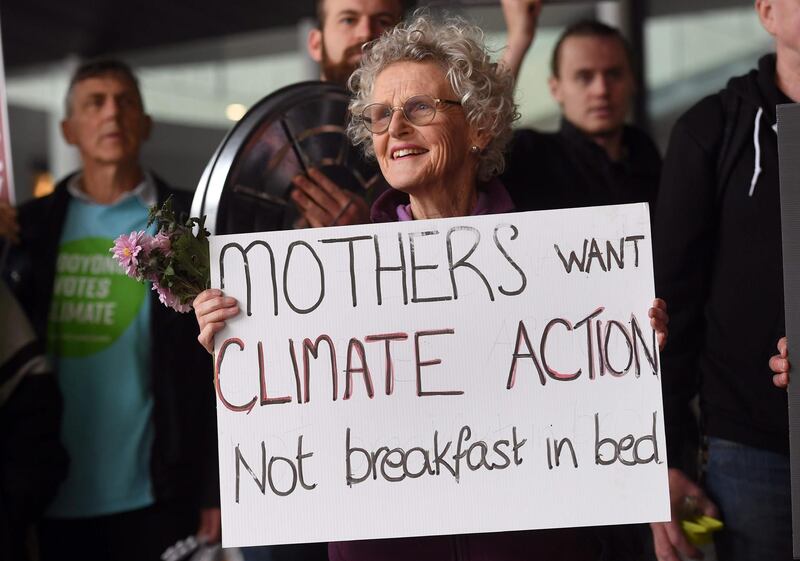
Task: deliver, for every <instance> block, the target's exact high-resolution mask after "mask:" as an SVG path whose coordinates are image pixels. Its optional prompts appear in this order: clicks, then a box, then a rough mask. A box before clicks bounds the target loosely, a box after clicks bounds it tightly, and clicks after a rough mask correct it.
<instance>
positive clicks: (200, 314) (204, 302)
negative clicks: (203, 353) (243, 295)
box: [192, 288, 239, 353]
mask: <svg viewBox="0 0 800 561" xmlns="http://www.w3.org/2000/svg"><path fill="white" fill-rule="evenodd" d="M192 306H193V307H194V314H195V316H196V317H197V323H198V324H199V325H200V335H198V336H197V340H198V341H200V344H201V345H203V348H205V350H207V351H208V352H209V353H213V352H214V335H215V334H216V333H217V332H218V331H220V330H221V329H222V328H223V327H225V321H226V320H228V319H230V318H232V317H233V316H235V315H236V314H238V313H239V303H238V302H237V301H236V298H232V297H230V296H225V295H224V294H223V292H222V291H221V290H219V289H216V288H210V289H208V290H204V291H203V292H201V293H200V294H198V295H197V298H195V299H194V302H193V303H192Z"/></svg>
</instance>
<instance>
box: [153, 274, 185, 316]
mask: <svg viewBox="0 0 800 561" xmlns="http://www.w3.org/2000/svg"><path fill="white" fill-rule="evenodd" d="M153 290H155V291H156V292H158V300H159V301H160V302H161V303H162V304H164V305H165V306H167V307H168V308H172V309H173V310H175V311H176V312H180V313H182V314H185V313H186V312H189V311H191V309H192V306H191V304H181V303H180V300H178V298H177V297H176V296H175V295H174V294H173V293H172V291H171V290H170V289H169V288H162V287H161V286H160V285H159V284H158V283H157V282H154V283H153Z"/></svg>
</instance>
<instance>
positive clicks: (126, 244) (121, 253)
mask: <svg viewBox="0 0 800 561" xmlns="http://www.w3.org/2000/svg"><path fill="white" fill-rule="evenodd" d="M149 237H150V236H147V234H145V233H144V231H139V232H131V233H130V234H128V235H127V236H126V235H125V234H123V235H121V236H120V237H118V238H117V239H116V240H114V247H112V248H111V249H110V250H109V251H110V252H111V253H113V254H114V259H116V260H117V263H119V264H120V266H121V267H122V268H123V269H125V274H126V275H128V276H129V277H134V278H138V276H139V275H138V273H137V271H136V267H137V266H138V265H139V259H140V258H146V257H147V250H146V249H145V245H146V244H147V242H148V240H147V238H149Z"/></svg>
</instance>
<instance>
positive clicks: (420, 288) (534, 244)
mask: <svg viewBox="0 0 800 561" xmlns="http://www.w3.org/2000/svg"><path fill="white" fill-rule="evenodd" d="M650 248H651V240H650V226H649V220H648V210H647V206H646V205H644V204H638V205H622V206H613V207H598V208H584V209H571V210H559V211H547V212H527V213H519V214H505V215H492V216H482V217H465V218H451V219H442V220H429V221H414V222H402V223H392V224H374V225H367V226H350V227H338V228H326V229H317V230H313V229H309V230H298V231H287V232H272V233H263V234H241V235H230V236H215V237H212V238H211V267H212V273H211V274H212V285H213V286H215V287H218V288H223V289H224V291H225V292H226V294H228V295H231V296H234V297H235V298H237V300H238V301H239V303H240V309H241V312H240V314H239V315H238V316H237V317H236V318H235V319H233V320H231V321H229V322H228V325H227V327H226V328H225V329H224V330H223V331H222V332H220V333H219V334H217V336H216V353H215V365H216V377H215V385H216V391H217V420H218V430H219V460H220V485H221V496H222V514H223V518H222V522H223V543H224V545H225V546H248V545H256V544H279V543H295V542H313V541H338V540H352V539H365V538H383V537H396V536H421V535H432V534H454V533H471V532H491V531H502V530H519V529H536V528H555V527H568V526H586V525H605V524H623V523H634V522H646V521H657V520H667V519H669V515H670V509H669V497H668V489H667V464H666V460H667V458H666V446H665V444H666V443H665V441H664V429H663V422H662V403H661V385H660V376H659V363H658V353H657V345H656V341H655V333H654V332H653V330H652V329H651V328H650V325H649V319H648V317H647V311H648V309H649V308H650V306H651V304H652V302H653V298H654V289H653V271H652V269H653V265H652V254H651V249H650Z"/></svg>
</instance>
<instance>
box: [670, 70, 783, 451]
mask: <svg viewBox="0 0 800 561" xmlns="http://www.w3.org/2000/svg"><path fill="white" fill-rule="evenodd" d="M788 101H789V100H788V98H787V97H786V96H785V95H784V94H783V93H781V92H780V91H779V90H778V88H777V86H776V85H775V56H774V55H768V56H765V57H764V58H762V59H761V60H760V62H759V69H758V70H753V71H751V72H750V73H749V74H747V75H745V76H741V77H737V78H733V79H731V80H730V82H728V85H727V87H726V88H725V89H724V90H722V91H721V92H719V93H718V94H715V95H712V96H709V97H707V98H705V99H703V100H702V101H700V102H699V103H698V104H697V105H695V106H694V107H692V108H691V109H690V110H689V111H688V112H686V114H684V115H683V116H682V117H681V118H680V119H679V120H678V122H677V123H676V125H675V127H674V129H673V131H672V137H671V138H670V143H669V150H668V151H667V156H666V160H665V164H664V173H663V175H662V181H661V187H660V192H659V198H658V203H657V205H656V219H655V229H654V256H655V266H656V289H657V292H658V294H659V296H661V297H662V298H664V299H665V300H666V301H667V303H668V305H669V314H670V334H669V342H668V343H667V346H666V349H665V351H664V353H663V355H662V360H663V364H662V369H663V388H664V407H665V421H666V429H667V445H668V455H669V457H670V463H671V464H672V465H680V464H681V459H682V457H683V456H684V453H685V451H684V450H683V449H682V448H683V445H684V444H686V443H691V442H692V441H693V440H694V439H695V438H696V434H697V428H696V423H695V422H694V419H693V418H692V415H691V413H690V411H689V408H688V403H689V400H690V399H691V397H692V396H693V395H694V394H696V393H697V392H698V391H699V393H700V405H701V411H702V422H703V431H704V432H705V434H707V435H710V436H715V437H719V438H724V439H728V440H732V441H735V442H739V443H742V444H746V445H749V446H754V447H757V448H762V449H767V450H773V451H777V452H782V453H787V454H788V418H787V400H786V392H785V391H784V390H780V389H777V388H775V387H774V386H773V384H772V376H771V375H770V374H771V372H770V370H769V367H768V361H769V358H770V356H771V355H773V354H774V353H775V344H776V342H777V340H778V338H779V337H780V336H781V335H783V333H784V316H783V278H782V261H781V224H780V200H779V189H778V145H777V135H776V133H775V131H774V130H773V125H774V124H775V122H776V121H775V106H776V104H778V103H785V102H788ZM756 133H757V134H756ZM757 156H758V160H757V159H756V158H757Z"/></svg>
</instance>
